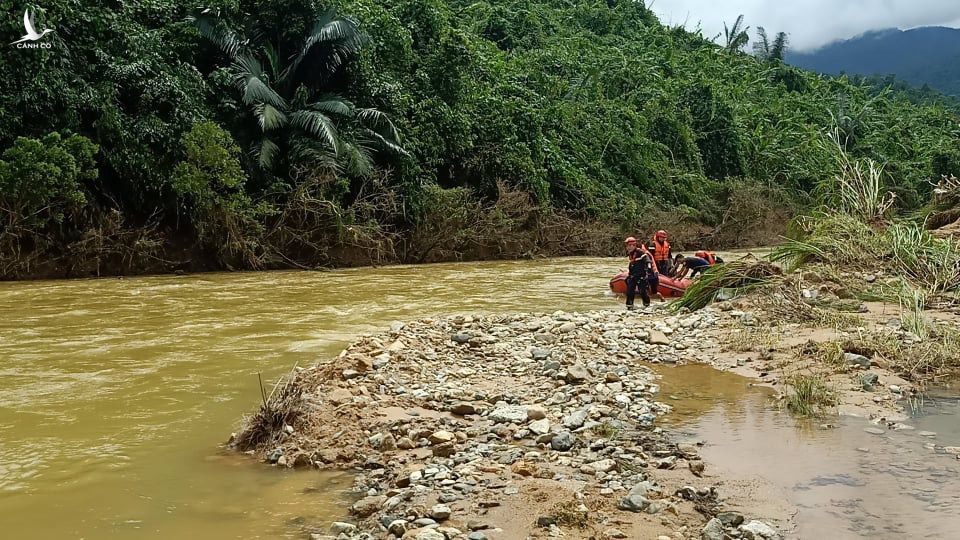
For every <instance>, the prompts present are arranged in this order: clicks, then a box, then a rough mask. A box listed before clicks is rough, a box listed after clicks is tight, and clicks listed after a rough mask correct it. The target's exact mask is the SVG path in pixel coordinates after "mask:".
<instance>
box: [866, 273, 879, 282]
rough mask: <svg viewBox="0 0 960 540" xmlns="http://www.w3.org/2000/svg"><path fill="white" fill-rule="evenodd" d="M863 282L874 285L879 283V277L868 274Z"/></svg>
mask: <svg viewBox="0 0 960 540" xmlns="http://www.w3.org/2000/svg"><path fill="white" fill-rule="evenodd" d="M863 280H864V281H866V282H867V283H873V282H875V281H877V276H876V274H867V275H865V276H863Z"/></svg>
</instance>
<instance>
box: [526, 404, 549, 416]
mask: <svg viewBox="0 0 960 540" xmlns="http://www.w3.org/2000/svg"><path fill="white" fill-rule="evenodd" d="M546 417H547V410H546V409H544V408H543V407H541V406H540V405H528V406H527V420H542V419H544V418H546Z"/></svg>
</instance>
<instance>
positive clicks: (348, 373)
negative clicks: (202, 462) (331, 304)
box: [340, 369, 360, 381]
mask: <svg viewBox="0 0 960 540" xmlns="http://www.w3.org/2000/svg"><path fill="white" fill-rule="evenodd" d="M340 375H342V376H343V378H344V379H345V380H348V381H349V380H351V379H356V378H357V377H359V376H360V372H359V371H357V370H355V369H345V370H343V371H341V372H340Z"/></svg>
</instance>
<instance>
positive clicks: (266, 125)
mask: <svg viewBox="0 0 960 540" xmlns="http://www.w3.org/2000/svg"><path fill="white" fill-rule="evenodd" d="M253 112H254V115H255V116H256V117H257V123H258V124H260V130H261V131H264V132H267V131H271V130H274V129H277V128H280V127H283V126H285V125H287V115H285V114H283V111H280V110H278V109H277V108H275V107H274V106H273V105H270V104H269V103H257V104H256V105H254V106H253Z"/></svg>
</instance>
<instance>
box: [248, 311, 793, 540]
mask: <svg viewBox="0 0 960 540" xmlns="http://www.w3.org/2000/svg"><path fill="white" fill-rule="evenodd" d="M664 315H665V314H658V313H657V312H656V311H654V310H652V309H650V310H647V311H646V312H639V313H629V314H628V313H624V312H619V311H617V312H609V311H600V312H590V313H577V314H575V313H563V312H557V313H553V314H550V315H543V314H515V315H503V316H485V317H472V316H460V317H452V318H444V319H425V320H420V321H415V322H411V323H406V324H402V323H396V324H394V325H393V326H392V327H391V329H390V330H389V331H388V332H384V333H382V334H379V335H375V336H366V337H363V338H361V339H360V340H358V341H357V342H355V343H354V344H352V345H351V346H349V347H348V348H347V349H346V350H344V351H343V352H342V353H341V354H340V355H339V356H338V357H337V358H336V359H334V360H333V361H331V362H327V363H321V364H318V365H317V366H313V367H309V368H305V369H299V370H297V371H296V372H295V374H293V375H292V377H291V378H290V379H289V380H288V381H286V382H285V383H283V384H282V386H280V387H279V388H277V389H275V392H274V394H273V396H272V397H271V398H270V399H269V401H268V406H267V407H264V408H263V409H262V410H261V411H260V412H259V413H258V414H257V415H256V416H255V417H253V418H251V419H250V421H249V422H248V425H247V426H246V428H245V429H244V430H243V431H242V432H240V433H239V434H237V435H236V436H235V437H234V439H233V441H232V444H233V445H234V446H235V447H237V448H239V449H241V450H247V451H249V452H251V453H254V454H257V455H259V456H260V457H262V458H263V459H265V460H266V461H268V462H270V463H274V464H276V465H278V466H311V467H320V468H354V469H356V470H357V471H358V474H357V477H356V481H355V484H356V485H355V487H356V488H357V490H358V492H359V493H361V494H362V495H363V496H362V498H360V499H359V500H358V501H356V503H355V504H354V505H353V507H352V508H351V514H352V521H350V522H347V521H344V522H341V523H335V524H333V525H326V526H316V527H313V528H311V529H310V530H308V531H305V533H309V534H312V536H313V537H315V538H326V537H331V538H394V537H396V538H414V539H420V540H441V539H454V538H456V539H461V538H468V539H470V540H480V539H483V538H491V539H500V538H503V539H508V538H520V539H522V538H528V537H565V538H670V539H681V538H701V537H703V538H709V539H711V540H712V539H722V538H723V537H724V535H727V536H729V537H733V538H741V537H742V538H748V539H750V538H758V539H759V538H764V539H766V538H779V537H780V536H781V532H778V529H781V530H782V529H786V528H789V522H788V520H787V516H785V515H775V516H755V515H750V514H749V512H745V513H744V512H737V511H729V510H730V508H731V507H733V506H736V507H737V508H738V509H742V508H744V506H743V505H733V504H728V503H729V502H730V498H735V497H736V496H738V495H742V494H737V493H725V490H724V485H723V484H724V479H722V478H720V477H717V476H716V475H714V474H712V472H711V471H710V468H709V464H706V463H704V462H703V461H702V460H701V459H700V457H699V455H698V447H697V444H695V443H694V442H692V441H677V440H673V439H672V437H671V436H670V435H669V434H668V433H666V432H664V431H663V430H662V429H661V428H659V427H657V425H656V424H657V418H658V417H659V416H660V415H664V414H668V413H669V412H670V407H669V406H668V405H665V404H663V403H660V402H658V401H657V400H656V399H657V392H658V385H657V378H658V375H657V374H656V373H655V372H654V371H653V369H652V368H651V367H650V366H651V365H654V364H658V363H681V362H696V361H709V360H710V359H712V358H713V354H711V353H708V352H706V351H708V350H719V348H720V343H719V341H718V340H717V339H716V336H717V335H718V334H720V333H723V332H725V328H727V327H729V326H731V325H735V324H736V325H741V324H743V322H744V321H743V319H744V318H746V319H747V322H748V323H749V322H750V320H751V319H750V317H747V316H746V314H744V313H739V312H730V311H727V312H722V311H719V310H713V309H707V310H703V311H700V312H698V313H695V314H685V315H681V316H676V317H672V316H664ZM745 514H746V515H745Z"/></svg>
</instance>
